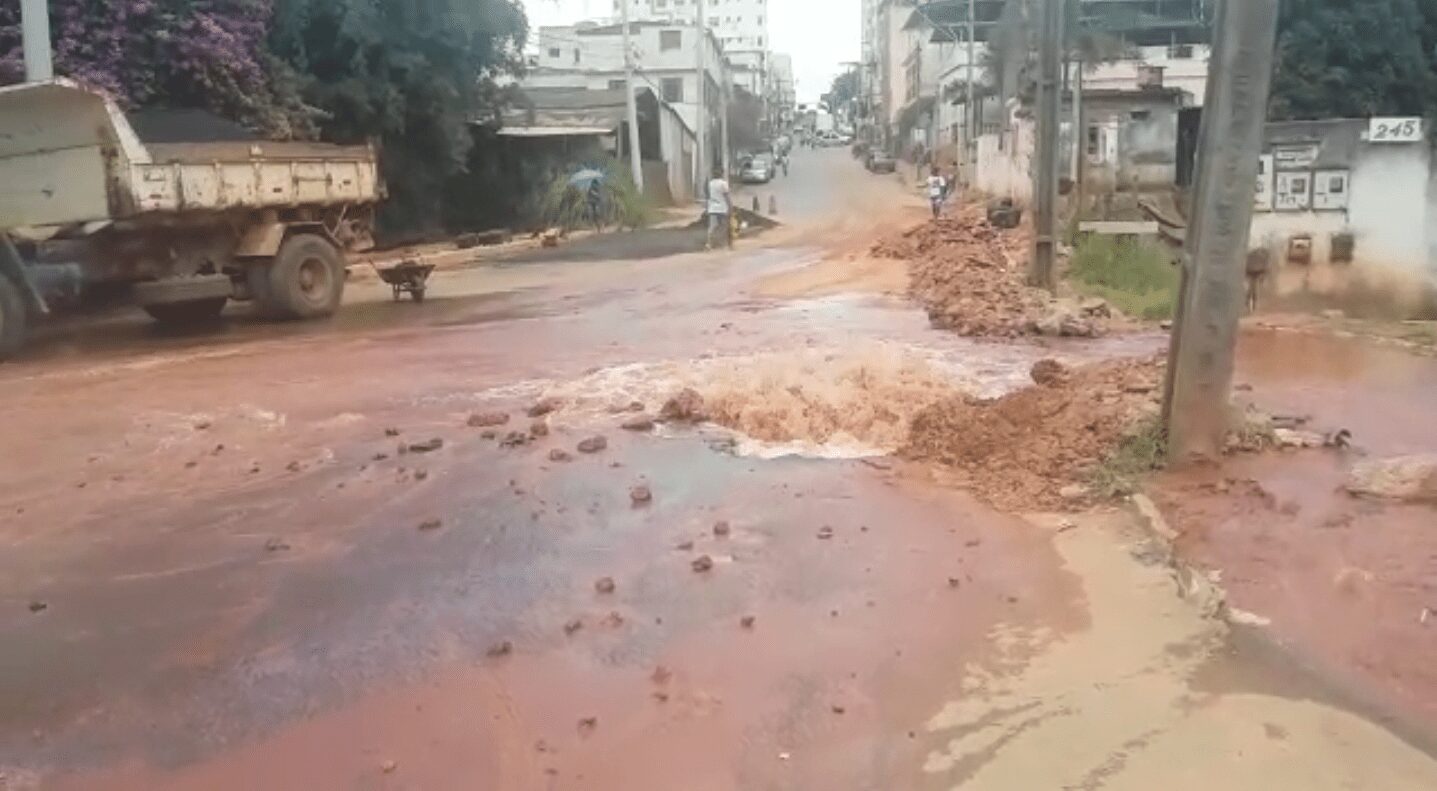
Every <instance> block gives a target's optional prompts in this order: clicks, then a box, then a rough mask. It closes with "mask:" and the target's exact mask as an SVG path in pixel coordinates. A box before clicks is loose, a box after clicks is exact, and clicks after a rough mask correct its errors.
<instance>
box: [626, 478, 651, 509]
mask: <svg viewBox="0 0 1437 791" xmlns="http://www.w3.org/2000/svg"><path fill="white" fill-rule="evenodd" d="M653 499H654V493H653V492H651V491H649V487H648V486H645V485H644V484H642V483H641V484H638V485H637V486H633V487H631V488H630V489H629V500H631V501H632V502H633V504H634V505H646V504H648V503H650V502H653Z"/></svg>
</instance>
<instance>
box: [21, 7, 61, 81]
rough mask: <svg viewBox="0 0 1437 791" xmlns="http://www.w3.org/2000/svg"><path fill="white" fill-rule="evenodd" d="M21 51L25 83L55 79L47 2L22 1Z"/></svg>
mask: <svg viewBox="0 0 1437 791" xmlns="http://www.w3.org/2000/svg"><path fill="white" fill-rule="evenodd" d="M20 38H21V44H20V49H21V51H22V52H23V53H24V58H25V81H26V82H43V81H44V80H49V79H53V78H54V77H55V67H54V65H53V64H52V63H51V61H50V4H49V3H48V2H47V0H20Z"/></svg>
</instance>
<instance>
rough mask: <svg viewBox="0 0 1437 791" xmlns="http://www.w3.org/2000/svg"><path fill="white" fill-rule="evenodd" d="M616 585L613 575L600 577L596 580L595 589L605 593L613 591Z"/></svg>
mask: <svg viewBox="0 0 1437 791" xmlns="http://www.w3.org/2000/svg"><path fill="white" fill-rule="evenodd" d="M614 587H615V586H614V578H613V577H600V578H599V579H598V580H596V581H595V582H594V590H596V591H598V592H599V593H602V594H605V595H607V594H610V593H613V592H614Z"/></svg>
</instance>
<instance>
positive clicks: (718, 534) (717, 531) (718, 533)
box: [714, 521, 729, 538]
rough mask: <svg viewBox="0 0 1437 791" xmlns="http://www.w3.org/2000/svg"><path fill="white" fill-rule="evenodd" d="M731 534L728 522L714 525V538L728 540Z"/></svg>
mask: <svg viewBox="0 0 1437 791" xmlns="http://www.w3.org/2000/svg"><path fill="white" fill-rule="evenodd" d="M728 534H729V526H728V522H725V521H718V522H715V523H714V537H715V538H727V537H728Z"/></svg>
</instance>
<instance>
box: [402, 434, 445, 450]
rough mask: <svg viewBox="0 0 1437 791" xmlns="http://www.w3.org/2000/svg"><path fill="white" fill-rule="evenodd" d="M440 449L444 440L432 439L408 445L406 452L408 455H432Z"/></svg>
mask: <svg viewBox="0 0 1437 791" xmlns="http://www.w3.org/2000/svg"><path fill="white" fill-rule="evenodd" d="M442 447H444V440H442V439H440V438H438V437H434V438H433V439H427V440H424V441H423V442H413V443H410V445H409V448H408V450H409V452H410V453H433V452H434V451H436V450H439V449H440V448H442Z"/></svg>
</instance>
